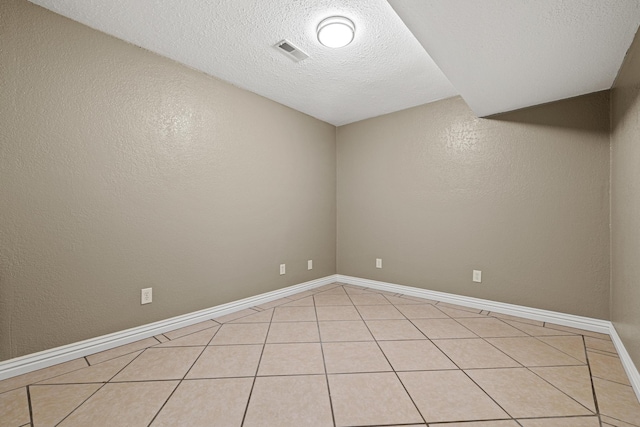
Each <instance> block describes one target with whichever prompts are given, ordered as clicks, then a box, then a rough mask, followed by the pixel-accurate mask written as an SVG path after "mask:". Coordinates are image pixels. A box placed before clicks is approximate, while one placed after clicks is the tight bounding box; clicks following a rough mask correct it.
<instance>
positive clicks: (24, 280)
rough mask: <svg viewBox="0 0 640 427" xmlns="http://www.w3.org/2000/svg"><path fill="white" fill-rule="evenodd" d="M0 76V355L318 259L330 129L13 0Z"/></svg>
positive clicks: (331, 223)
mask: <svg viewBox="0 0 640 427" xmlns="http://www.w3.org/2000/svg"><path fill="white" fill-rule="evenodd" d="M0 79H1V80H0V99H1V100H2V101H1V102H0V121H1V122H0V137H1V141H0V359H7V358H11V357H15V356H19V355H23V354H26V353H31V352H35V351H38V350H43V349H46V348H50V347H54V346H58V345H62V344H67V343H70V342H74V341H78V340H82V339H85V338H89V337H94V336H97V335H101V334H105V333H109V332H114V331H118V330H122V329H125V328H129V327H133V326H136V325H140V324H144V323H148V322H152V321H156V320H159V319H165V318H168V317H171V316H175V315H180V314H183V313H186V312H191V311H194V310H198V309H202V308H206V307H210V306H213V305H216V304H220V303H224V302H227V301H231V300H236V299H239V298H244V297H248V296H251V295H255V294H258V293H262V292H266V291H271V290H274V289H278V288H281V287H284V286H288V285H292V284H295V283H300V282H304V281H307V280H311V279H315V278H318V277H323V276H327V275H330V274H334V273H335V272H336V268H335V247H336V244H335V236H336V229H335V217H336V197H335V187H336V184H335V179H336V173H335V155H336V152H335V127H333V126H331V125H329V124H326V123H323V122H320V121H318V120H316V119H313V118H311V117H309V116H306V115H304V114H301V113H299V112H296V111H293V110H291V109H289V108H286V107H284V106H282V105H279V104H277V103H274V102H272V101H269V100H267V99H264V98H262V97H259V96H257V95H254V94H252V93H249V92H246V91H243V90H240V89H238V88H236V87H233V86H230V85H228V84H226V83H222V82H220V81H218V80H216V79H213V78H211V77H208V76H206V75H204V74H202V73H199V72H196V71H194V70H190V69H188V68H186V67H184V66H181V65H179V64H177V63H174V62H172V61H170V60H167V59H164V58H161V57H159V56H157V55H154V54H151V53H149V52H147V51H145V50H143V49H140V48H138V47H135V46H132V45H129V44H127V43H125V42H122V41H120V40H117V39H115V38H112V37H109V36H107V35H104V34H102V33H99V32H97V31H94V30H92V29H89V28H87V27H85V26H82V25H80V24H77V23H75V22H73V21H70V20H68V19H65V18H62V17H60V16H58V15H56V14H53V13H51V12H48V11H46V10H44V9H41V8H39V7H37V6H34V5H32V4H30V3H27V2H26V1H24V0H5V1H2V2H0ZM307 259H313V260H314V269H313V270H312V271H307V269H306V265H307V264H306V261H307ZM280 263H286V264H287V274H286V275H285V276H280V275H279V272H278V265H279V264H280ZM149 286H151V287H153V296H154V301H153V303H152V304H151V305H145V306H141V305H140V289H141V288H144V287H149Z"/></svg>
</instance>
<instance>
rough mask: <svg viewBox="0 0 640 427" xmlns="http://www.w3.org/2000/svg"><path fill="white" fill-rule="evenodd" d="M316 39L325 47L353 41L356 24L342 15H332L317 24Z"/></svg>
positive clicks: (342, 44) (342, 45)
mask: <svg viewBox="0 0 640 427" xmlns="http://www.w3.org/2000/svg"><path fill="white" fill-rule="evenodd" d="M317 32H318V41H319V42H320V43H322V44H323V45H325V46H327V47H333V48H338V47H344V46H346V45H348V44H349V43H351V41H353V37H354V35H355V33H356V26H355V25H353V21H351V20H350V19H348V18H345V17H344V16H332V17H330V18H327V19H324V20H322V22H320V24H318V30H317Z"/></svg>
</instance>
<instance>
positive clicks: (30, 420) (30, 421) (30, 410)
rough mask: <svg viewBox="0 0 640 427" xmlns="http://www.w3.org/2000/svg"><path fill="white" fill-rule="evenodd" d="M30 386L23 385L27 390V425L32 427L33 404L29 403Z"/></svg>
mask: <svg viewBox="0 0 640 427" xmlns="http://www.w3.org/2000/svg"><path fill="white" fill-rule="evenodd" d="M29 387H30V386H27V387H25V388H26V391H27V405H29V425H30V426H31V427H33V406H32V405H31V390H30V389H29Z"/></svg>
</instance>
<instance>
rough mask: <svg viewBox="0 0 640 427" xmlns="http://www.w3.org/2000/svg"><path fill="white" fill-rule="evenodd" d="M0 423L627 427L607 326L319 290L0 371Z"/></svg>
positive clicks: (624, 392)
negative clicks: (80, 354)
mask: <svg viewBox="0 0 640 427" xmlns="http://www.w3.org/2000/svg"><path fill="white" fill-rule="evenodd" d="M0 408H2V409H1V413H0V426H3V427H4V426H16V427H17V426H23V425H33V426H36V427H37V426H55V425H60V426H148V425H152V426H200V425H203V426H204V425H207V426H225V427H226V426H247V427H249V426H277V427H284V426H296V427H302V426H397V425H403V426H426V425H428V426H442V427H444V426H447V427H456V426H459V427H462V426H466V427H492V426H496V427H516V426H522V427H539V426H540V427H542V426H545V427H547V426H548V427H583V426H584V427H592V426H593V427H595V426H621V427H626V426H640V404H638V401H637V400H636V397H635V395H634V393H633V390H632V388H631V386H630V384H629V381H628V379H627V376H626V375H625V373H624V370H623V368H622V365H621V363H620V360H619V358H618V355H617V354H616V350H615V348H614V346H613V344H612V342H611V340H610V339H609V337H608V336H607V335H603V334H599V333H594V332H589V331H582V330H577V329H572V328H567V327H563V326H558V325H552V324H544V323H542V322H537V321H532V320H527V319H521V318H516V317H511V316H505V315H500V314H494V313H489V312H486V311H480V310H474V309H470V308H465V307H459V306H453V305H450V304H445V303H438V302H436V301H430V300H425V299H420V298H414V297H407V296H403V295H400V294H390V293H386V292H380V291H375V290H367V289H364V288H359V287H356V286H351V285H341V284H338V283H336V284H332V285H327V286H323V287H321V288H317V289H314V290H312V291H306V292H302V293H299V294H296V295H293V296H291V297H288V298H283V299H280V300H277V301H273V302H270V303H267V304H264V305H261V306H257V307H254V308H252V309H246V310H242V311H239V312H236V313H233V314H231V315H227V316H224V317H220V318H216V319H214V320H209V321H205V322H202V323H198V324H196V325H193V326H189V327H187V328H183V329H179V330H174V331H171V332H168V333H165V334H163V335H158V336H156V337H153V338H147V339H145V340H141V341H138V342H135V343H131V344H128V345H125V346H122V347H118V348H114V349H111V350H108V351H104V352H102V353H96V354H93V355H90V356H87V357H86V358H81V359H76V360H72V361H70V362H66V363H63V364H60V365H56V366H53V367H50V368H47V369H42V370H40V371H35V372H31V373H29V374H25V375H22V376H19V377H14V378H10V379H7V380H4V381H0Z"/></svg>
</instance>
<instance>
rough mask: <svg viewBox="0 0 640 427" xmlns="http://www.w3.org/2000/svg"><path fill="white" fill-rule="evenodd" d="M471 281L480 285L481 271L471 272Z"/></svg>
mask: <svg viewBox="0 0 640 427" xmlns="http://www.w3.org/2000/svg"><path fill="white" fill-rule="evenodd" d="M473 281H474V282H478V283H482V271H480V270H473Z"/></svg>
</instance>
